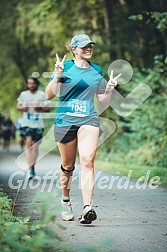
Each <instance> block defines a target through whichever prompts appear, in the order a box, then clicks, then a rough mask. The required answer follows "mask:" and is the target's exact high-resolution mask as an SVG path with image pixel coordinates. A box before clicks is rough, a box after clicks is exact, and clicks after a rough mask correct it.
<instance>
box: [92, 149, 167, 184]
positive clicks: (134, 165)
mask: <svg viewBox="0 0 167 252" xmlns="http://www.w3.org/2000/svg"><path fill="white" fill-rule="evenodd" d="M95 167H96V169H98V170H102V171H105V172H109V173H112V174H116V175H119V176H127V175H128V172H129V170H132V175H131V178H133V179H136V180H137V179H139V178H140V177H141V176H145V175H146V174H147V171H148V170H150V171H151V172H150V176H149V179H151V178H152V177H154V176H159V177H160V182H159V183H158V184H159V185H163V186H167V169H166V168H161V167H157V166H149V165H146V164H139V163H138V162H137V161H135V160H134V159H131V160H129V157H128V156H127V155H123V154H118V153H114V154H112V158H109V157H108V156H107V155H106V156H102V155H101V154H99V155H98V153H97V157H96V159H95Z"/></svg>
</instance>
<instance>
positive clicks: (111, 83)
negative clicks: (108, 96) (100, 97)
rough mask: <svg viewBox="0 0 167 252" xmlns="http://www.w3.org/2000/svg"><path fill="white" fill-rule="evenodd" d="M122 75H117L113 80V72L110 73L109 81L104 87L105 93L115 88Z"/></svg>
mask: <svg viewBox="0 0 167 252" xmlns="http://www.w3.org/2000/svg"><path fill="white" fill-rule="evenodd" d="M121 75H122V74H118V75H117V76H116V77H115V78H113V70H112V71H111V74H110V79H109V81H108V83H107V85H106V93H108V92H112V90H113V89H114V88H115V87H116V86H117V81H116V80H117V79H118V78H119V77H120V76H121Z"/></svg>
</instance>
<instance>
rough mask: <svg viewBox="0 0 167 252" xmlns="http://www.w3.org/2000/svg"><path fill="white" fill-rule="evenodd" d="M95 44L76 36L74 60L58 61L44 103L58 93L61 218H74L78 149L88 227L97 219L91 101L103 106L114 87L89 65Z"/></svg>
mask: <svg viewBox="0 0 167 252" xmlns="http://www.w3.org/2000/svg"><path fill="white" fill-rule="evenodd" d="M92 45H95V42H93V41H92V40H90V38H89V36H87V35H86V34H79V35H75V36H74V37H73V38H72V40H71V43H70V45H69V47H70V50H71V52H72V54H73V56H74V59H72V60H68V61H65V57H66V56H64V58H63V60H62V61H60V59H59V57H58V55H57V54H56V57H57V62H56V64H55V71H54V72H53V75H52V78H51V80H50V82H49V84H48V85H47V87H46V91H45V94H46V99H52V98H53V97H54V96H55V95H56V94H57V93H58V92H59V105H58V110H57V113H56V118H55V126H54V127H55V128H54V135H55V140H56V141H57V142H58V148H59V151H60V155H61V160H62V165H61V171H60V180H61V187H62V201H61V204H62V218H63V220H67V221H68V220H72V219H73V218H74V215H73V211H72V206H71V201H70V181H71V179H72V175H73V171H74V169H75V160H76V151H77V146H78V151H79V157H80V165H81V189H82V197H83V213H82V215H81V219H80V223H82V224H90V223H92V221H94V220H95V219H96V218H97V215H96V212H95V210H94V209H93V208H92V205H91V203H92V197H93V189H94V159H95V155H96V148H97V145H98V137H99V131H100V129H99V117H98V115H97V112H96V111H95V108H94V97H95V95H96V96H97V99H98V101H99V102H100V103H102V104H104V103H105V104H106V102H107V101H108V102H109V101H110V99H111V92H112V90H113V89H114V87H115V86H116V85H117V83H116V81H115V80H114V79H113V78H110V80H109V82H108V83H107V84H106V83H105V79H104V77H103V75H102V72H101V68H100V67H99V66H98V65H96V64H94V63H92V62H90V61H89V60H90V59H91V57H92V55H93V46H92Z"/></svg>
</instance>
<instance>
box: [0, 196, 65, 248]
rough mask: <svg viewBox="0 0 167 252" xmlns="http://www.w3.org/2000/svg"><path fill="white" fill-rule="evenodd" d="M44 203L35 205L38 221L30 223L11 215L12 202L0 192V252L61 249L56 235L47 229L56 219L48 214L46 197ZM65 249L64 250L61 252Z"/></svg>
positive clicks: (24, 218)
mask: <svg viewBox="0 0 167 252" xmlns="http://www.w3.org/2000/svg"><path fill="white" fill-rule="evenodd" d="M43 197H44V198H45V201H44V202H43V203H42V204H41V205H40V206H37V205H35V206H34V207H36V208H38V211H39V214H40V216H41V217H40V220H36V221H31V220H30V218H29V217H18V216H14V215H13V213H12V202H11V200H10V199H9V198H8V196H7V195H6V194H5V193H3V192H2V191H0V247H1V251H2V252H12V251H16V250H17V251H18V252H19V251H20V252H22V251H27V252H31V251H46V250H47V251H49V250H52V251H59V250H61V249H62V247H61V246H60V243H59V241H60V240H61V239H60V237H59V236H58V235H57V233H56V232H55V231H53V230H51V229H50V228H49V227H48V224H49V223H50V222H55V220H56V218H55V216H53V215H50V214H48V212H47V209H48V196H47V197H46V196H44V195H43ZM46 198H47V201H46ZM65 250H66V249H65V248H64V250H63V251H65ZM61 251H62V250H61Z"/></svg>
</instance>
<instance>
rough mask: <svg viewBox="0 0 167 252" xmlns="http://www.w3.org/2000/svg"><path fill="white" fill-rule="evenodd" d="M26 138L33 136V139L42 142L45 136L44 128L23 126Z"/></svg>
mask: <svg viewBox="0 0 167 252" xmlns="http://www.w3.org/2000/svg"><path fill="white" fill-rule="evenodd" d="M22 130H23V132H24V135H25V138H28V137H31V138H32V141H33V142H35V143H37V142H38V141H39V143H41V139H42V137H43V132H44V129H43V128H29V127H23V128H22Z"/></svg>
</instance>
